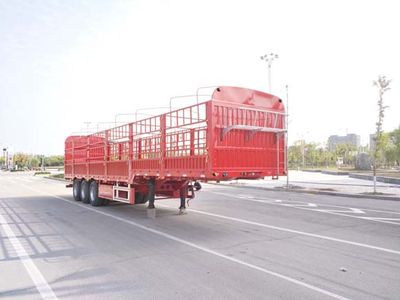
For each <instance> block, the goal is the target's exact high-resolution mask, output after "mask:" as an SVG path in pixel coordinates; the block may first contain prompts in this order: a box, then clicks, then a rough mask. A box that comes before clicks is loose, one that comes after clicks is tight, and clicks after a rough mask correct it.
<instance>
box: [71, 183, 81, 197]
mask: <svg viewBox="0 0 400 300" xmlns="http://www.w3.org/2000/svg"><path fill="white" fill-rule="evenodd" d="M72 195H73V196H74V199H75V201H81V181H80V180H79V179H77V178H76V179H74V183H73V185H72Z"/></svg>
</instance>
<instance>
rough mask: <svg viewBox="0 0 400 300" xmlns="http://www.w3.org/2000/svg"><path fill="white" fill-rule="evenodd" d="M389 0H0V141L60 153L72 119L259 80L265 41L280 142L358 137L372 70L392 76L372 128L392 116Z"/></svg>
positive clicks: (396, 47) (399, 21)
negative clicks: (279, 102)
mask: <svg viewBox="0 0 400 300" xmlns="http://www.w3.org/2000/svg"><path fill="white" fill-rule="evenodd" d="M396 2H397V1H382V0H379V1H337V0H336V1H282V0H280V1H252V0H245V1H233V0H231V1H217V0H211V1H209V0H202V1H183V0H182V1H178V0H170V1H165V0H164V1H161V0H160V1H149V0H147V1H144V0H143V1H127V0H125V1H100V0H93V1H72V0H68V1H55V0H48V1H39V0H38V1H33V0H32V1H17V0H8V1H7V0H0V145H8V146H12V148H13V149H14V151H25V152H31V153H45V154H62V153H63V147H64V139H65V138H66V136H67V135H69V134H70V133H72V132H76V131H79V130H80V129H81V128H84V127H85V126H86V125H85V124H84V123H83V122H87V121H90V122H92V124H91V125H89V126H91V127H93V126H96V123H97V122H106V121H113V120H114V116H115V114H117V113H123V112H125V113H126V112H134V111H135V110H136V109H137V108H143V107H155V106H168V103H169V98H170V97H171V96H175V95H183V94H192V93H195V91H196V89H197V87H199V86H208V85H234V86H243V87H248V88H254V89H258V90H262V91H267V90H268V72H267V65H266V64H265V62H263V61H261V60H260V56H261V55H263V54H265V53H269V52H274V53H277V54H279V59H278V60H276V61H274V63H273V66H272V92H273V93H274V94H276V95H278V96H280V97H281V98H283V99H286V95H285V94H286V93H285V89H284V87H285V85H286V84H288V85H289V99H290V104H289V105H290V107H289V109H290V141H291V142H293V141H295V140H298V139H302V138H304V139H306V140H307V141H316V142H319V143H324V142H326V140H327V138H328V136H329V135H331V134H346V133H357V134H360V135H361V137H362V143H363V144H367V143H368V140H367V137H368V134H369V133H373V132H374V130H375V127H374V124H375V122H376V119H377V104H376V101H377V96H378V94H377V90H376V88H375V87H373V86H372V81H373V80H374V79H376V78H377V77H378V75H386V76H387V77H388V78H391V79H393V81H392V84H391V86H392V89H391V90H390V91H389V92H388V93H387V94H386V95H385V104H386V105H388V106H389V108H388V110H387V112H386V116H385V120H384V129H385V130H393V129H394V128H396V127H398V126H399V125H400V55H399V54H400V42H399V28H400V17H399V11H400V10H399V7H398V4H396ZM186 104H187V103H185V101H183V100H176V102H175V105H176V106H185V105H186ZM149 112H150V111H149ZM153 112H154V111H153ZM120 120H121V121H125V120H127V119H124V118H122V117H121V118H120ZM103 125H104V124H99V126H103Z"/></svg>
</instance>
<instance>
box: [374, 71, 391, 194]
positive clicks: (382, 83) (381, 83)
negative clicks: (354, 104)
mask: <svg viewBox="0 0 400 300" xmlns="http://www.w3.org/2000/svg"><path fill="white" fill-rule="evenodd" d="M389 85H390V80H388V79H386V77H385V76H379V77H378V80H376V81H374V86H377V87H378V91H379V99H378V121H377V122H376V132H375V149H374V151H373V162H372V170H373V175H374V193H376V168H377V164H378V159H379V153H380V152H381V151H382V142H383V140H382V133H383V131H382V124H383V118H384V117H385V109H386V108H387V106H384V105H383V95H384V94H385V93H386V92H387V91H388V90H390V87H389Z"/></svg>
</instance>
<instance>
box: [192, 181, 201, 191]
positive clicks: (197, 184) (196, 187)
mask: <svg viewBox="0 0 400 300" xmlns="http://www.w3.org/2000/svg"><path fill="white" fill-rule="evenodd" d="M193 187H194V189H195V190H196V191H200V190H201V188H202V186H201V184H200V182H198V181H195V182H194V184H193Z"/></svg>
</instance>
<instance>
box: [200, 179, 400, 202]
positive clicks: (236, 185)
mask: <svg viewBox="0 0 400 300" xmlns="http://www.w3.org/2000/svg"><path fill="white" fill-rule="evenodd" d="M208 184H212V185H219V186H221V185H222V186H230V187H237V188H239V187H240V188H246V189H257V190H265V191H273V192H286V193H299V194H312V195H329V196H338V197H351V198H362V199H375V200H389V201H400V198H399V197H393V196H384V195H363V194H346V193H338V192H326V191H317V190H307V189H304V190H300V189H289V190H287V189H286V188H267V187H261V186H250V185H240V184H226V183H210V182H208Z"/></svg>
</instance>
